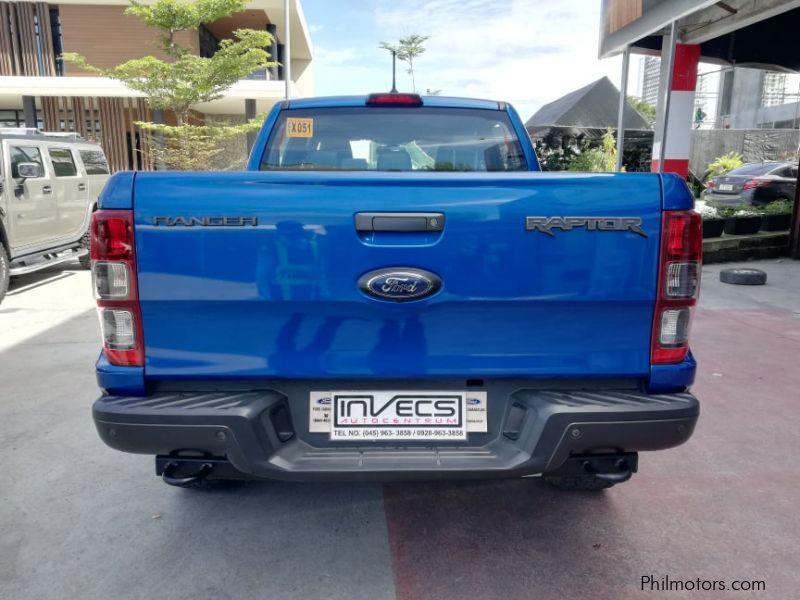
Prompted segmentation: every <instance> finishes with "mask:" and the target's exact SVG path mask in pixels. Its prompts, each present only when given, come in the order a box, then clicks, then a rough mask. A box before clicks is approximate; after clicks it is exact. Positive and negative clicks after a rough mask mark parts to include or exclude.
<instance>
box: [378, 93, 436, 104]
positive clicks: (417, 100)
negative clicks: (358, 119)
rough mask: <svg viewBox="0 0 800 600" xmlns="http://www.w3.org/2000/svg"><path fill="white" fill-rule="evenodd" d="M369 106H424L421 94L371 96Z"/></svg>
mask: <svg viewBox="0 0 800 600" xmlns="http://www.w3.org/2000/svg"><path fill="white" fill-rule="evenodd" d="M367 106H422V98H421V97H420V96H419V94H370V95H369V96H367Z"/></svg>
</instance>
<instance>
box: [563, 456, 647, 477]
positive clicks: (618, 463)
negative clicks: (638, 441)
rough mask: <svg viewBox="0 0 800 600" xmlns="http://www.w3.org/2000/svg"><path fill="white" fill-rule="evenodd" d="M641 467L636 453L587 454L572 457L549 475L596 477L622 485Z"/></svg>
mask: <svg viewBox="0 0 800 600" xmlns="http://www.w3.org/2000/svg"><path fill="white" fill-rule="evenodd" d="M638 466H639V455H638V454H637V453H636V452H626V453H622V454H586V455H582V456H571V457H570V458H568V459H567V460H566V462H564V464H563V465H562V466H561V468H559V469H558V471H556V472H554V473H548V475H558V476H563V477H569V476H578V475H594V476H595V477H597V478H598V479H601V480H602V481H608V482H610V483H622V482H623V481H628V479H630V478H631V476H632V475H633V474H634V473H636V470H637V469H638Z"/></svg>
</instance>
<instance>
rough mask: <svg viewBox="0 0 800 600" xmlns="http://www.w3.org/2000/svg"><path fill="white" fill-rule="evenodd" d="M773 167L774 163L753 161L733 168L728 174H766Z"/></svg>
mask: <svg viewBox="0 0 800 600" xmlns="http://www.w3.org/2000/svg"><path fill="white" fill-rule="evenodd" d="M774 168H775V163H753V164H750V165H743V166H741V167H739V168H738V169H733V170H732V171H730V172H729V173H728V175H766V174H767V173H769V172H770V171H772V169H774Z"/></svg>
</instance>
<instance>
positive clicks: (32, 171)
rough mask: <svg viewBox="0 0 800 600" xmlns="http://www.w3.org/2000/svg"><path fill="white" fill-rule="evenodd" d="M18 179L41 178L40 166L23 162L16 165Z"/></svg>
mask: <svg viewBox="0 0 800 600" xmlns="http://www.w3.org/2000/svg"><path fill="white" fill-rule="evenodd" d="M17 173H18V174H19V177H20V179H36V178H37V177H41V176H42V165H40V164H39V163H34V162H24V163H19V164H18V165H17Z"/></svg>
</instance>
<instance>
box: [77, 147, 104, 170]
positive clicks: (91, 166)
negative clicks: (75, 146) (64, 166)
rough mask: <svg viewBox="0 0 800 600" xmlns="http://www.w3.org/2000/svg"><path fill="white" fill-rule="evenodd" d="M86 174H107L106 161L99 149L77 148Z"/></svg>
mask: <svg viewBox="0 0 800 600" xmlns="http://www.w3.org/2000/svg"><path fill="white" fill-rule="evenodd" d="M78 152H79V153H80V155H81V160H82V161H83V166H84V167H86V174H87V175H107V174H108V163H107V162H106V157H105V155H104V154H103V153H102V152H100V150H79V151H78Z"/></svg>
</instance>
